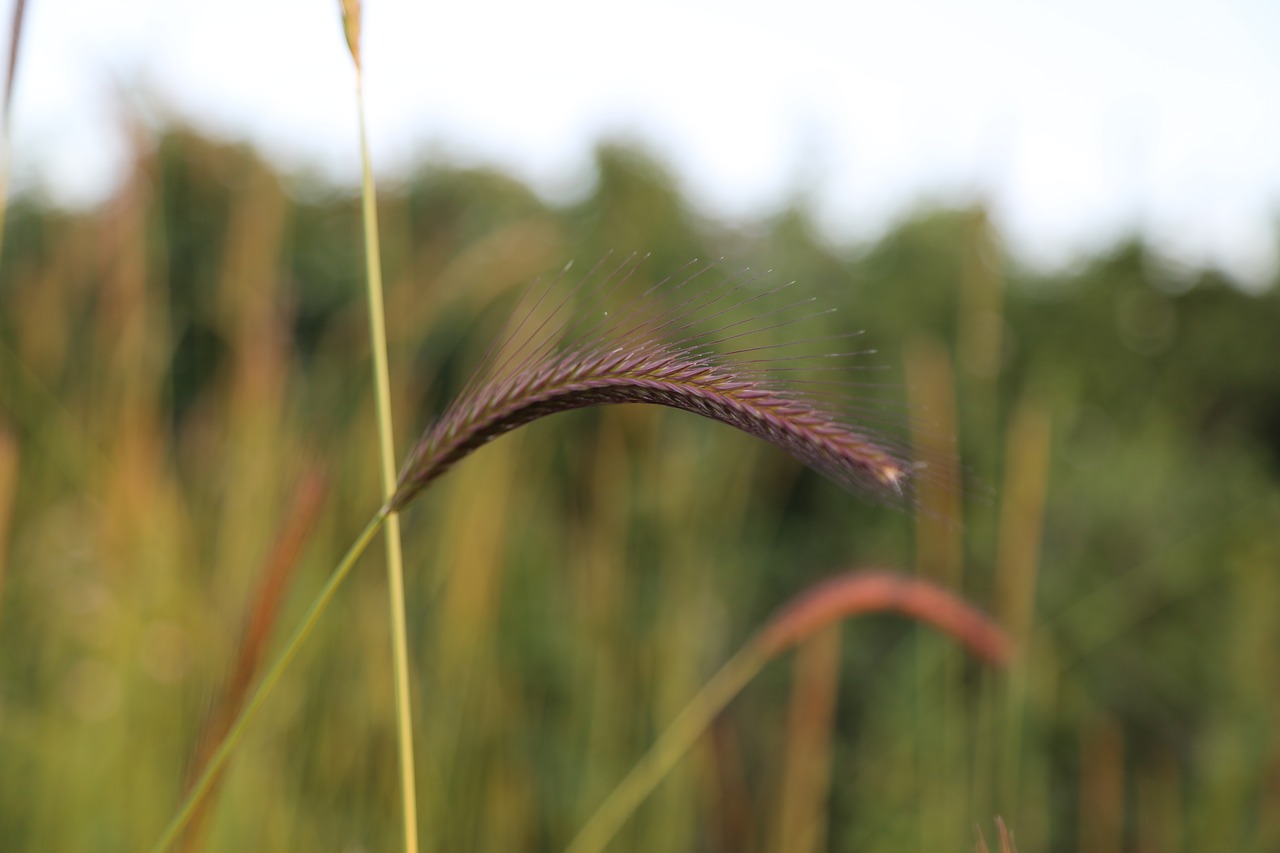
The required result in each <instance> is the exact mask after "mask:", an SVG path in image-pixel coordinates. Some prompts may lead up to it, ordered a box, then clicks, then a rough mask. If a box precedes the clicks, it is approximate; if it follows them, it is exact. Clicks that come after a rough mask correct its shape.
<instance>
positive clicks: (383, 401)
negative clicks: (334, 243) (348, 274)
mask: <svg viewBox="0 0 1280 853" xmlns="http://www.w3.org/2000/svg"><path fill="white" fill-rule="evenodd" d="M362 79H363V75H362V73H361V70H360V65H359V63H357V64H356V107H357V110H358V111H359V114H360V162H361V169H362V180H361V198H362V205H361V207H362V209H363V211H364V245H365V262H366V271H367V276H366V284H367V286H368V292H369V331H370V346H371V349H372V350H373V377H374V386H375V391H376V395H377V402H378V448H379V451H380V454H381V457H382V465H381V467H382V496H383V499H384V500H385V501H386V502H387V503H390V502H391V498H392V496H393V495H394V494H395V491H396V460H395V439H394V432H393V430H392V428H391V382H390V378H389V373H388V370H387V327H386V320H385V312H384V309H383V304H382V261H381V251H380V249H379V246H378V204H377V196H376V193H375V191H374V186H373V166H372V164H371V163H370V158H369V139H368V134H367V133H366V131H365V120H364V84H363V82H362ZM386 540H387V597H388V606H389V607H390V611H391V657H392V663H393V668H394V671H395V697H396V735H397V738H396V740H397V742H398V744H399V752H400V794H401V801H402V808H403V817H404V849H405V851H406V853H417V850H418V788H417V784H416V782H415V780H414V773H413V717H412V710H411V708H410V702H409V640H408V629H407V627H406V625H405V607H404V559H403V557H402V555H401V550H400V516H399V515H398V514H397V513H394V512H392V513H389V514H388V515H387V535H386Z"/></svg>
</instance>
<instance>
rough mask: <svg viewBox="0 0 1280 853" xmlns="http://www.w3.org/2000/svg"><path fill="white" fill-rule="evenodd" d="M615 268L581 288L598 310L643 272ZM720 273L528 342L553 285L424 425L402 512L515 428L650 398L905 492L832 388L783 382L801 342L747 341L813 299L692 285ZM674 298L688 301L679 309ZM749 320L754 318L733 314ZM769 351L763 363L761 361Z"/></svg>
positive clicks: (901, 473)
mask: <svg viewBox="0 0 1280 853" xmlns="http://www.w3.org/2000/svg"><path fill="white" fill-rule="evenodd" d="M604 263H605V262H602V264H601V265H599V266H597V267H596V269H595V270H593V271H592V273H589V274H588V276H587V277H586V278H584V279H583V280H582V281H581V282H579V284H578V285H577V287H576V288H575V291H577V292H585V293H586V294H587V303H588V306H593V307H598V306H596V305H595V304H596V303H597V302H599V301H600V300H605V299H607V297H608V296H609V295H611V294H612V293H613V291H615V290H616V289H617V288H618V287H619V286H620V285H621V284H623V283H625V282H627V281H628V280H630V279H631V278H632V277H633V276H634V274H635V272H636V269H637V263H636V260H635V258H634V257H633V258H629V259H627V260H626V261H624V262H623V263H622V264H621V265H619V266H617V267H616V268H614V269H613V270H612V271H611V272H609V273H608V274H607V275H603V276H601V274H600V270H601V267H602V266H603V264H604ZM709 269H710V268H709V267H701V268H698V269H697V270H695V272H693V274H691V275H686V277H685V278H683V279H680V280H678V281H677V280H675V279H668V280H665V281H663V282H661V283H660V284H658V285H655V286H654V287H651V288H649V289H648V290H647V291H645V292H644V293H643V294H641V295H640V296H639V297H636V298H635V299H633V300H632V301H630V302H626V303H624V304H622V305H621V306H620V308H618V309H614V310H608V311H604V310H593V307H589V308H588V309H587V310H585V311H582V312H575V316H576V317H578V319H577V320H576V321H557V318H558V317H559V315H560V314H561V313H564V312H565V307H566V305H568V304H569V301H570V297H566V298H565V300H564V301H562V302H561V303H560V304H559V305H558V306H557V307H556V308H555V309H553V310H552V311H551V314H550V317H549V318H548V319H546V320H543V321H542V322H541V323H540V324H537V325H536V327H535V328H532V329H531V330H530V331H529V332H527V333H524V337H523V340H522V342H521V343H519V345H516V343H515V342H516V341H517V340H518V339H520V337H519V333H520V332H521V331H522V330H523V328H524V326H525V325H527V324H530V323H531V322H532V320H531V318H532V317H533V316H534V315H535V313H537V309H539V308H540V306H541V305H542V304H543V302H544V301H545V300H546V298H547V295H548V292H549V291H548V292H544V293H543V294H542V296H541V297H540V298H539V299H538V301H537V303H536V304H535V305H534V306H533V308H532V309H530V312H529V315H527V316H526V317H524V318H523V319H522V320H521V322H520V324H519V325H518V326H517V334H513V336H512V338H511V339H510V340H507V341H505V342H504V343H502V344H501V345H499V346H497V347H495V348H494V349H493V350H491V351H490V354H489V356H487V357H486V359H485V362H484V364H482V366H481V369H480V371H479V372H478V373H477V378H473V380H472V381H471V382H470V383H469V384H468V386H467V387H466V388H465V389H464V390H463V391H462V392H461V393H460V394H459V396H458V397H457V398H456V399H455V400H454V401H453V403H452V404H451V405H450V406H449V407H448V409H447V410H446V411H445V413H444V414H443V415H442V416H441V417H440V418H439V419H438V420H437V421H436V422H435V423H433V424H432V425H431V426H430V427H428V428H427V430H426V432H425V433H423V435H422V438H421V439H420V440H419V442H418V444H417V445H416V446H415V447H414V449H413V451H412V453H411V454H410V455H409V458H408V460H407V462H406V464H405V466H404V469H403V471H402V473H401V475H400V486H399V489H398V490H397V492H396V494H395V496H394V497H393V499H392V502H391V507H392V508H393V509H397V510H398V509H402V508H403V507H405V506H406V505H407V504H408V503H409V502H410V501H412V500H413V498H414V497H416V496H417V495H418V493H419V492H421V491H422V490H423V489H424V488H425V487H426V486H427V485H429V484H430V483H431V482H432V481H433V480H435V479H436V478H437V477H439V476H440V475H442V474H444V473H445V472H446V471H448V470H449V469H450V468H452V467H453V466H454V465H456V464H457V463H458V462H459V461H461V460H462V459H463V458H465V457H466V456H468V455H469V454H470V453H471V452H472V451H474V450H476V449H477V448H479V447H481V446H482V445H484V444H487V443H488V442H490V441H492V440H493V439H495V438H497V437H498V436H500V435H503V434H504V433H507V432H510V431H511V430H513V429H516V428H518V427H520V426H523V425H525V424H527V423H530V422H531V421H534V420H537V419H538V418H541V417H543V416H545V415H552V414H555V413H557V412H565V411H569V410H571V409H580V408H584V407H587V406H600V405H607V404H612V403H649V404H653V405H660V406H668V407H670V408H674V409H681V410H683V411H686V412H692V413H694V414H698V415H702V416H703V417H706V418H710V419H712V420H717V421H720V422H721V423H724V424H727V425H729V426H732V427H736V428H738V429H740V430H742V431H743V432H746V433H749V434H751V435H754V436H757V437H758V438H762V439H764V440H766V441H768V442H771V443H772V444H775V445H777V446H778V447H780V448H781V449H783V450H785V451H787V452H788V453H790V454H791V455H792V456H794V457H795V458H797V459H799V460H800V461H801V462H803V463H805V464H806V465H809V466H811V467H813V468H814V469H816V470H818V471H820V472H821V473H823V474H825V475H827V476H828V477H830V478H831V479H833V480H835V481H836V482H838V483H841V484H843V485H846V486H849V487H858V488H863V489H866V490H869V491H871V492H872V493H877V494H880V495H882V496H885V497H890V498H898V497H900V496H901V495H902V493H903V489H904V486H905V485H906V481H907V479H908V474H909V471H910V465H909V463H907V462H906V461H904V459H903V458H901V457H900V456H899V454H898V453H897V452H896V451H895V450H894V449H892V448H891V447H890V445H889V444H888V443H886V442H881V441H877V440H875V439H873V438H872V437H871V436H870V435H869V434H868V433H866V432H864V431H860V430H857V429H854V428H853V427H852V426H851V425H849V424H848V423H846V421H845V419H844V418H843V417H842V416H841V415H840V414H838V412H839V411H840V407H839V406H838V405H836V403H837V402H838V400H837V399H836V398H834V397H833V396H832V395H831V394H828V393H824V392H822V391H818V392H814V391H808V390H804V388H806V387H814V386H805V385H804V384H803V383H802V382H800V381H798V380H793V381H792V382H790V383H788V382H786V381H785V380H783V379H782V378H780V377H782V376H785V375H787V374H786V373H785V372H783V371H791V370H794V368H792V367H790V366H784V363H787V364H788V365H789V363H790V362H791V361H792V357H786V356H778V355H777V354H776V353H777V352H778V351H779V350H781V349H783V348H785V347H787V346H788V345H789V344H781V345H779V344H773V345H768V346H754V347H747V348H742V347H741V346H737V345H736V342H738V341H741V340H742V339H744V338H747V337H750V336H752V335H756V334H759V333H762V332H765V331H768V330H772V329H777V328H782V327H789V326H790V325H791V324H792V323H794V322H796V320H795V319H783V320H781V321H779V317H786V316H787V313H788V311H793V310H794V309H795V308H797V307H799V306H800V305H802V304H806V303H807V302H808V301H809V300H806V302H805V303H793V304H791V305H788V306H785V307H784V308H783V309H780V310H768V309H766V308H763V307H760V306H761V305H764V304H767V303H766V302H765V301H764V297H769V296H774V295H776V294H777V293H779V292H781V291H782V290H783V289H784V288H785V285H784V287H783V288H776V289H773V290H763V291H762V290H761V289H760V287H759V283H760V278H759V277H758V276H751V275H747V274H745V273H739V274H738V275H735V276H731V277H729V278H728V279H727V280H725V281H722V282H721V283H720V284H718V285H715V286H713V287H710V288H700V287H695V286H693V283H694V282H695V280H697V279H698V278H699V277H700V276H702V275H703V274H704V273H706V272H707V271H708V270H709ZM672 298H674V299H675V301H676V303H677V304H676V305H675V306H674V307H668V304H669V301H670V300H671V299H672ZM605 304H609V303H608V302H607V301H606V302H605ZM518 310H519V309H518ZM824 313H825V312H824ZM742 315H745V319H735V318H736V317H739V316H742ZM807 316H809V317H812V316H814V315H813V314H812V313H810V314H809V315H807ZM799 319H805V318H804V317H801V318H799ZM730 342H735V346H734V347H732V349H733V351H732V352H719V351H718V350H722V349H724V348H725V346H726V345H727V344H729V343H730ZM762 353H763V354H764V356H765V357H763V358H752V357H749V356H752V355H759V354H762ZM770 353H773V355H770ZM823 357H824V358H825V357H830V354H823ZM771 368H772V369H771ZM480 377H483V378H480ZM817 387H820V388H822V387H830V386H817Z"/></svg>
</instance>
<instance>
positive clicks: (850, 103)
mask: <svg viewBox="0 0 1280 853" xmlns="http://www.w3.org/2000/svg"><path fill="white" fill-rule="evenodd" d="M11 4H12V0H0V11H2V13H3V18H0V26H2V27H3V28H4V41H7V28H8V24H9V17H10V14H11V9H12V5H11ZM337 5H338V4H337V0H332V2H330V0H306V2H304V0H274V2H272V0H261V2H258V3H243V2H242V3H231V2H226V0H222V2H209V0H203V2H200V0H117V2H105V0H29V3H28V11H27V17H28V19H27V28H26V33H25V41H24V45H23V48H22V54H21V64H20V68H19V72H18V89H17V92H16V99H15V114H14V143H13V145H14V149H13V150H14V169H15V185H16V186H17V187H19V188H24V187H25V188H28V189H29V188H31V187H38V188H40V189H41V190H43V191H45V192H47V193H49V194H50V195H51V196H52V197H53V198H55V199H56V200H58V201H60V202H63V203H67V204H86V203H92V202H94V201H97V200H100V199H102V198H103V197H104V196H105V195H106V194H107V193H109V192H110V190H111V188H112V186H113V185H114V182H115V181H116V180H117V179H118V177H119V175H120V172H121V169H122V164H123V160H124V157H125V153H126V151H127V145H126V142H125V136H124V134H123V130H122V129H123V127H124V126H125V123H124V121H123V120H122V116H123V115H124V114H125V113H127V111H128V110H135V111H136V110H142V111H144V112H146V113H147V114H149V115H152V116H155V115H159V114H163V113H165V112H167V113H170V114H176V115H179V116H181V117H183V118H184V119H185V120H187V121H190V122H193V123H194V124H196V125H197V126H198V127H202V128H204V129H206V130H209V131H212V132H215V133H218V134H222V135H226V136H230V137H234V138H248V139H249V140H251V141H253V142H254V143H255V144H257V145H258V146H259V147H260V148H262V149H263V150H264V151H265V152H266V153H267V154H269V155H270V156H271V157H272V158H273V159H275V160H276V161H277V162H279V163H281V164H282V165H284V166H285V167H286V168H289V169H300V168H304V167H306V168H312V169H319V170H321V171H322V172H323V173H324V174H326V175H328V176H330V177H332V178H333V179H334V180H337V181H341V182H346V183H353V182H354V181H355V180H356V178H357V177H358V173H359V169H358V162H357V147H356V144H357V143H356V129H355V116H354V105H353V100H352V92H353V74H352V71H351V66H350V62H349V60H348V58H347V56H346V53H345V45H344V43H343V40H342V35H341V28H340V22H339V17H338V11H337ZM366 5H367V11H366V18H367V20H366V28H365V29H366V34H365V46H364V52H365V64H366V73H365V86H366V97H367V98H368V109H369V120H370V134H371V139H372V143H373V146H374V157H375V169H376V170H377V171H378V172H379V174H381V175H382V176H384V177H395V176H396V175H398V174H402V173H403V170H404V169H406V168H407V167H409V166H411V165H412V164H413V163H415V162H417V161H419V160H421V158H422V157H424V156H426V155H427V154H428V153H430V152H435V153H436V154H439V153H440V152H442V151H443V152H446V153H447V155H448V157H449V159H450V160H452V161H454V162H462V163H469V164H478V163H484V164H493V165H497V166H499V167H502V168H504V169H506V170H508V171H510V172H512V173H514V174H515V175H516V176H517V177H520V178H522V179H524V180H526V181H529V182H530V183H532V184H533V186H534V187H535V188H537V189H538V190H540V191H541V192H543V193H545V194H547V195H548V196H550V197H551V198H567V197H571V196H572V195H574V194H575V193H577V192H580V191H581V190H582V189H583V188H584V186H585V185H587V183H588V182H589V181H590V172H589V155H590V150H591V147H592V145H593V143H594V141H595V140H597V139H598V138H600V137H601V136H602V135H607V134H617V133H624V132H625V133H627V134H628V135H631V136H634V137H637V138H639V139H641V140H643V141H644V142H646V143H647V144H649V145H650V147H651V148H653V149H654V150H655V152H656V154H657V155H658V156H659V157H660V158H661V159H663V160H665V161H666V162H668V163H669V164H670V165H671V167H672V168H673V169H674V171H675V173H676V174H677V175H678V176H679V178H680V179H681V180H682V181H683V182H684V184H685V186H686V188H687V190H688V191H689V193H690V194H691V197H692V199H693V200H694V202H695V203H696V204H697V206H698V207H699V209H701V210H703V211H705V212H707V213H711V214H716V215H721V216H729V217H745V216H751V215H759V214H762V213H768V212H770V211H772V210H776V209H777V208H779V207H780V206H782V205H783V204H785V203H786V202H787V201H788V200H789V199H791V198H794V196H795V194H796V193H797V191H798V189H799V188H803V191H804V192H805V193H806V194H807V195H808V196H809V197H810V198H812V199H813V201H814V202H815V203H816V204H817V206H818V210H819V211H820V222H821V223H822V226H823V228H824V229H825V230H826V231H827V233H828V234H829V235H831V236H833V237H836V238H837V239H844V240H847V239H867V238H870V237H873V236H875V235H876V234H878V233H881V232H882V231H884V230H885V229H886V228H888V227H889V226H890V225H891V224H892V223H893V221H894V220H896V219H899V218H901V217H902V216H904V215H906V213H908V212H909V211H910V210H911V209H913V208H914V207H915V206H917V205H918V204H919V203H921V202H922V201H926V200H950V201H965V200H970V199H974V198H984V199H986V200H987V201H988V202H989V203H990V204H991V205H992V208H993V210H994V212H995V214H996V216H997V219H998V222H999V223H1000V225H1001V226H1002V227H1003V229H1004V230H1005V233H1006V234H1007V235H1008V236H1009V238H1010V241H1011V244H1012V247H1013V248H1014V249H1015V251H1017V253H1018V254H1019V255H1020V256H1021V257H1022V258H1024V259H1026V260H1030V261H1033V262H1037V263H1043V264H1051V265H1056V264H1062V263H1065V262H1068V261H1070V260H1071V259H1072V258H1073V257H1075V256H1076V255H1077V254H1078V253H1080V252H1087V251H1091V250H1097V249H1101V248H1105V247H1106V246H1108V245H1109V244H1110V243H1112V242H1113V241H1114V240H1115V239H1117V238H1118V237H1120V236H1122V235H1123V234H1125V233H1130V232H1132V231H1134V230H1135V229H1141V230H1142V231H1143V232H1144V233H1145V234H1147V235H1148V236H1149V237H1150V238H1151V239H1152V240H1153V241H1155V242H1156V244H1157V245H1158V246H1159V247H1160V248H1161V250H1162V251H1163V252H1165V253H1166V254H1168V255H1169V256H1171V257H1172V258H1174V259H1176V260H1179V261H1183V262H1187V263H1193V264H1211V265H1216V266H1220V267H1222V268H1225V269H1226V270H1228V271H1229V272H1231V273H1233V274H1235V275H1237V276H1239V277H1241V278H1242V279H1244V280H1246V281H1254V282H1257V281H1259V280H1261V279H1262V278H1263V277H1264V276H1266V275H1268V274H1269V273H1271V272H1272V271H1274V270H1275V268H1276V266H1277V251H1278V249H1280V245H1278V243H1280V2H1275V0H1163V2H1157V0H1109V2H1108V0H966V2H946V0H898V2H893V0H875V2H857V3H854V2H850V3H840V2H834V0H830V2H820V1H819V0H787V2H785V3H784V2H781V0H774V2H767V3H766V2H751V1H750V0H735V2H730V0H689V2H683V3H681V2H675V0H654V2H646V3H633V4H625V5H623V4H615V3H609V2H590V0H540V2H536V3H534V2H528V0H525V2H520V0H485V1H484V2H460V0H451V2H408V0H369V2H367V4H366ZM3 49H4V48H2V47H0V50H3Z"/></svg>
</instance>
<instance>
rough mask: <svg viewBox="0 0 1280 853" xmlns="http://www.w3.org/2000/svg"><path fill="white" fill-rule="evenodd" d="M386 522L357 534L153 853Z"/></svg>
mask: <svg viewBox="0 0 1280 853" xmlns="http://www.w3.org/2000/svg"><path fill="white" fill-rule="evenodd" d="M387 518H388V512H387V510H386V508H385V507H384V508H383V509H381V510H379V511H378V514H377V515H375V516H374V517H373V518H372V519H370V521H369V523H368V524H367V525H365V528H364V530H362V531H360V535H359V536H358V537H356V541H355V542H353V543H352V544H351V547H350V548H349V549H347V553H346V554H345V555H344V556H343V558H342V561H341V562H339V563H338V565H337V567H336V568H334V570H333V573H332V574H331V575H329V580H328V581H326V582H325V585H324V587H323V588H322V589H321V590H320V594H319V595H317V596H316V600H315V601H314V602H313V603H312V604H311V609H310V610H308V611H307V615H306V616H305V617H304V618H303V620H302V624H301V625H299V626H298V628H297V630H296V631H294V632H293V636H292V637H290V638H289V642H287V643H285V646H284V649H283V650H282V651H281V652H280V656H279V657H277V658H276V661H275V663H274V664H272V666H271V669H270V671H268V672H267V674H266V675H265V676H264V677H263V679H262V681H261V682H260V683H259V684H258V689H257V690H255V691H254V692H253V696H252V697H250V699H249V701H248V702H246V703H245V706H244V708H243V709H241V711H240V716H238V717H236V720H235V722H234V723H232V724H231V728H229V729H227V734H226V736H225V737H223V739H222V743H220V744H218V748H217V750H215V751H214V753H213V755H212V756H210V758H209V763H208V764H206V765H205V768H204V770H203V772H201V774H200V778H199V779H197V780H196V783H195V784H194V785H192V786H191V790H190V791H188V792H187V798H186V799H185V800H183V802H182V805H181V806H180V807H179V808H178V811H177V813H175V814H174V816H173V817H172V818H171V819H170V820H169V825H168V826H166V827H165V830H164V834H163V835H161V836H160V840H159V841H157V842H156V844H155V847H153V848H152V850H153V851H154V853H161V851H164V850H167V849H168V848H169V847H171V846H172V845H173V843H174V842H175V841H177V840H178V835H179V834H181V832H182V830H183V829H184V828H185V827H186V825H187V823H188V822H189V821H190V820H191V816H192V815H193V814H195V809H196V806H198V805H199V804H200V801H201V800H202V799H204V796H205V794H207V793H208V792H209V788H210V786H212V785H213V782H214V780H215V779H216V778H217V777H218V774H219V773H220V772H221V771H222V769H223V766H224V765H225V764H226V763H227V759H228V758H230V757H231V752H232V751H233V750H234V749H235V747H236V744H237V743H239V741H240V738H241V736H243V735H244V730H245V727H246V726H248V724H249V721H250V720H252V719H253V716H254V714H256V713H257V712H258V709H259V708H260V707H261V706H262V703H263V701H264V700H265V699H266V698H267V694H269V693H270V692H271V690H272V688H273V687H275V686H276V682H278V681H279V680H280V676H281V675H283V674H284V671H285V668H286V667H288V666H289V664H290V663H291V662H292V661H293V659H294V658H295V657H297V654H298V650H299V649H300V648H302V644H303V643H304V642H305V641H306V639H307V637H308V636H310V635H311V632H312V630H314V629H315V627H316V623H317V622H319V621H320V614H321V613H323V612H324V610H325V608H326V607H328V606H329V602H330V601H332V600H333V596H334V593H336V592H337V591H338V587H339V586H341V585H342V582H343V581H344V580H346V577H347V575H348V574H350V573H351V569H352V567H354V566H355V564H356V561H357V560H358V559H359V558H360V555H361V554H363V553H364V549H365V548H367V547H368V546H369V543H370V542H372V541H373V537H374V536H376V535H377V534H378V531H379V530H381V529H382V525H383V524H385V523H386V521H387Z"/></svg>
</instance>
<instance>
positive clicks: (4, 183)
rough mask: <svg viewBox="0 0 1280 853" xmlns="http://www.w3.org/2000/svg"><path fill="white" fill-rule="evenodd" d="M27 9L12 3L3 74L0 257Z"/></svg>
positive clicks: (20, 0) (22, 0) (22, 2)
mask: <svg viewBox="0 0 1280 853" xmlns="http://www.w3.org/2000/svg"><path fill="white" fill-rule="evenodd" d="M26 11H27V3H26V0H17V2H16V3H14V4H13V18H12V20H11V23H10V27H9V65H8V68H7V69H6V71H5V76H4V101H3V103H0V257H2V256H3V254H4V224H5V215H6V214H7V213H8V211H9V166H10V162H11V158H10V156H9V155H10V150H9V143H10V136H11V131H10V127H9V119H10V115H11V113H12V111H13V81H14V80H15V79H16V78H17V73H18V48H19V46H20V45H21V44H22V21H23V18H24V17H25V14H26Z"/></svg>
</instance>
